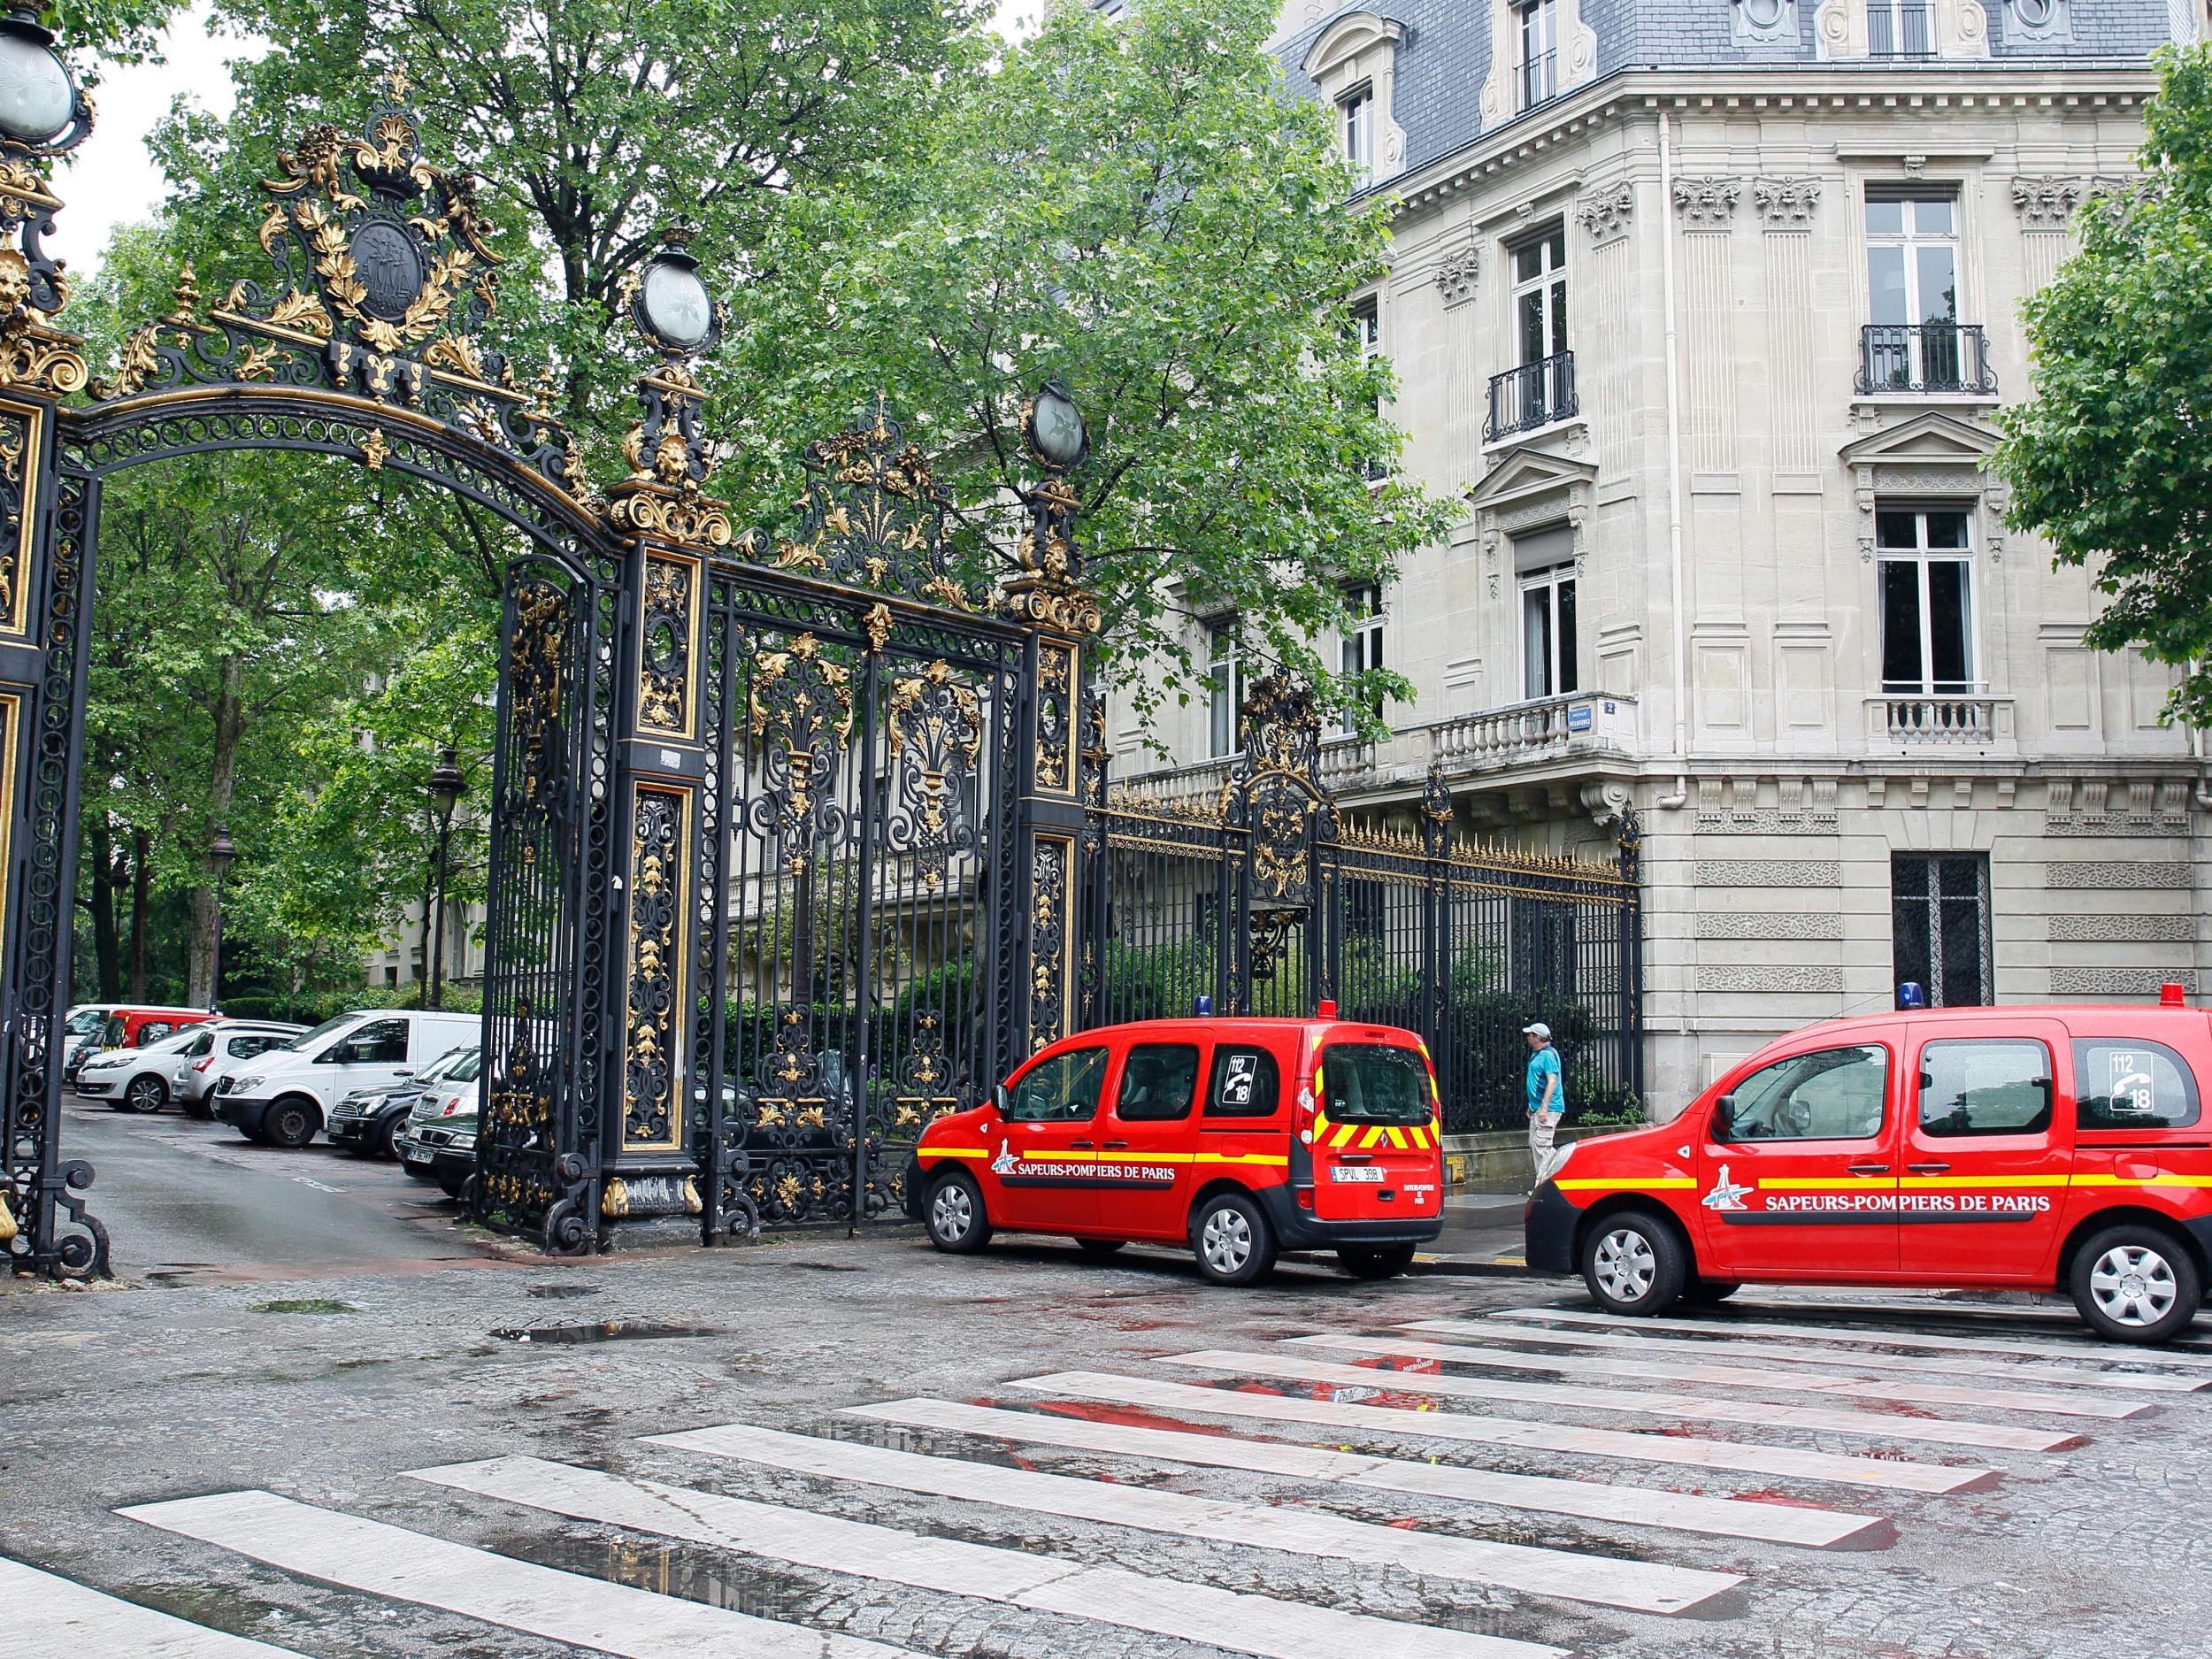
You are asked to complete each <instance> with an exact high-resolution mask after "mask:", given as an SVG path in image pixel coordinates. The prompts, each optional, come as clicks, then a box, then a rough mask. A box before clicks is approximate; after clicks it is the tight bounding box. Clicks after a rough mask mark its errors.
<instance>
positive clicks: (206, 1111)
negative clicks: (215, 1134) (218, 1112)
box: [184, 1100, 215, 1123]
mask: <svg viewBox="0 0 2212 1659" xmlns="http://www.w3.org/2000/svg"><path fill="white" fill-rule="evenodd" d="M184 1115H185V1116H186V1117H187V1118H193V1119H195V1120H196V1121H198V1122H200V1123H209V1122H211V1121H212V1120H213V1119H214V1117H215V1109H214V1108H213V1107H212V1106H211V1105H209V1104H208V1103H207V1102H205V1101H204V1100H188V1101H187V1102H184Z"/></svg>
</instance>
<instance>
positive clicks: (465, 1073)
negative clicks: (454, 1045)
mask: <svg viewBox="0 0 2212 1659" xmlns="http://www.w3.org/2000/svg"><path fill="white" fill-rule="evenodd" d="M483 1069H484V1051H483V1050H482V1049H481V1048H469V1049H465V1050H464V1051H463V1053H462V1055H461V1057H460V1058H459V1059H457V1060H456V1061H454V1063H453V1068H452V1070H450V1071H443V1072H441V1073H440V1074H439V1075H440V1077H441V1078H442V1079H443V1080H445V1081H447V1082H452V1083H473V1082H475V1081H476V1079H477V1074H478V1073H479V1072H480V1071H483Z"/></svg>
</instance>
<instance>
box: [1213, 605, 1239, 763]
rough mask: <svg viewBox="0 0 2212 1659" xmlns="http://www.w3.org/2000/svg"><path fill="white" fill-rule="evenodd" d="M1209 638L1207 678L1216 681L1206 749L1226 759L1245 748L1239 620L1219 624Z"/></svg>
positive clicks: (1217, 756)
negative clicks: (1240, 719)
mask: <svg viewBox="0 0 2212 1659" xmlns="http://www.w3.org/2000/svg"><path fill="white" fill-rule="evenodd" d="M1206 641H1207V649H1206V678H1207V679H1208V680H1210V681H1211V682H1212V683H1213V695H1212V700H1211V704H1210V709H1211V713H1212V719H1211V722H1210V727H1209V740H1210V741H1209V743H1208V747H1207V751H1206V752H1207V753H1208V754H1210V756H1212V757H1213V758H1214V759H1216V760H1224V759H1226V758H1227V757H1229V756H1232V755H1234V754H1237V753H1239V752H1240V750H1241V749H1242V747H1243V745H1242V741H1241V734H1240V733H1239V732H1238V730H1237V713H1238V710H1240V709H1242V708H1243V707H1244V652H1243V649H1242V647H1241V646H1240V645H1239V643H1238V641H1237V625H1236V619H1235V618H1230V619H1228V620H1227V621H1225V622H1217V623H1215V624H1214V625H1213V626H1211V627H1210V628H1209V629H1208V630H1207V633H1206Z"/></svg>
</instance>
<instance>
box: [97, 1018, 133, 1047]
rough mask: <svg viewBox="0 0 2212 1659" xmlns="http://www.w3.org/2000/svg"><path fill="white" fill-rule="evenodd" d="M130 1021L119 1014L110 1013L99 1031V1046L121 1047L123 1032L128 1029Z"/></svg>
mask: <svg viewBox="0 0 2212 1659" xmlns="http://www.w3.org/2000/svg"><path fill="white" fill-rule="evenodd" d="M130 1024H131V1023H130V1021H128V1020H127V1019H125V1018H123V1017H122V1016H121V1015H120V1014H110V1015H109V1016H108V1018H107V1024H106V1025H105V1027H104V1029H103V1030H102V1031H101V1033H100V1047H102V1048H121V1047H122V1046H123V1033H125V1032H127V1031H128V1030H129V1029H130Z"/></svg>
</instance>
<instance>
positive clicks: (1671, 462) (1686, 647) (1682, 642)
mask: <svg viewBox="0 0 2212 1659" xmlns="http://www.w3.org/2000/svg"><path fill="white" fill-rule="evenodd" d="M1673 204H1674V138H1673V130H1672V125H1671V121H1670V120H1669V119H1668V115H1667V112H1666V111H1664V110H1662V111H1659V280H1660V291H1661V294H1662V296H1663V299H1664V301H1665V303H1666V308H1667V315H1666V333H1665V344H1666V352H1667V574H1668V579H1669V581H1670V583H1671V588H1672V592H1673V602H1674V612H1673V618H1672V624H1671V626H1672V627H1673V631H1674V762H1675V768H1676V770H1675V775H1674V793H1673V794H1672V795H1661V796H1660V797H1659V798H1658V799H1657V800H1656V801H1654V802H1653V803H1652V805H1653V806H1655V807H1663V808H1665V809H1666V810H1670V811H1671V810H1674V809H1675V808H1677V807H1679V806H1681V805H1682V804H1683V803H1685V802H1686V801H1688V800H1689V798H1690V721H1689V690H1688V685H1689V677H1690V674H1689V657H1690V639H1689V629H1688V627H1687V626H1685V624H1684V621H1683V616H1682V374H1681V370H1680V369H1679V367H1678V365H1677V357H1676V342H1675V328H1674V226H1673V221H1672V220H1671V219H1669V218H1668V217H1667V216H1668V213H1669V212H1670V211H1671V209H1672V206H1673Z"/></svg>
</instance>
